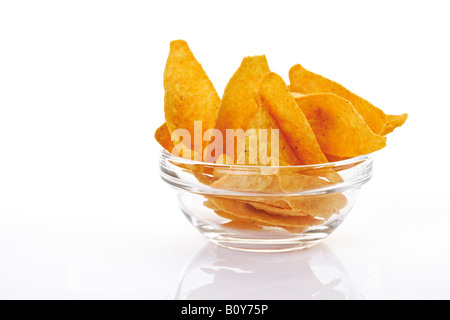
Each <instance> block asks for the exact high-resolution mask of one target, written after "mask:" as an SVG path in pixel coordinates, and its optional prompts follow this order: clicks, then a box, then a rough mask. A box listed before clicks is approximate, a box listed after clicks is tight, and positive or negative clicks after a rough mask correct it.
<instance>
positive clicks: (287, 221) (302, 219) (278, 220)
mask: <svg viewBox="0 0 450 320" xmlns="http://www.w3.org/2000/svg"><path fill="white" fill-rule="evenodd" d="M208 202H211V204H212V206H214V207H215V208H217V209H220V210H223V211H225V212H227V213H230V214H233V215H235V216H237V217H239V218H245V219H252V220H256V221H258V222H262V223H264V224H268V225H271V226H285V227H305V226H311V225H316V224H320V223H322V222H323V221H322V220H319V219H315V218H313V217H310V216H295V217H294V216H281V215H271V214H268V213H267V212H264V211H262V210H258V209H255V208H253V207H252V206H251V205H249V204H246V203H243V202H240V201H235V200H230V199H223V198H217V197H214V198H213V197H208Z"/></svg>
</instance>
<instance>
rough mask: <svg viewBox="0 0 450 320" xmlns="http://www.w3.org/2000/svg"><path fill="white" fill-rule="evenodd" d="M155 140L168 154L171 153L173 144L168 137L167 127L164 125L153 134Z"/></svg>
mask: <svg viewBox="0 0 450 320" xmlns="http://www.w3.org/2000/svg"><path fill="white" fill-rule="evenodd" d="M155 139H156V141H158V143H159V144H160V145H161V147H163V148H164V149H165V150H166V151H168V152H169V153H171V152H172V150H173V148H174V144H173V142H172V137H171V136H170V133H169V129H167V125H166V124H165V123H164V124H162V125H161V126H160V127H159V128H158V129H156V132H155Z"/></svg>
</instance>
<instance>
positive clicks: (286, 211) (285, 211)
mask: <svg viewBox="0 0 450 320" xmlns="http://www.w3.org/2000/svg"><path fill="white" fill-rule="evenodd" d="M245 203H247V204H249V205H251V206H252V207H253V208H255V209H258V210H263V211H265V212H267V213H270V214H280V215H284V216H306V215H307V214H306V213H305V212H301V211H294V210H293V209H292V208H291V207H288V208H280V207H277V206H274V205H271V204H269V203H265V202H257V201H246V202H245Z"/></svg>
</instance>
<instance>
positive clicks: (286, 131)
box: [259, 72, 328, 165]
mask: <svg viewBox="0 0 450 320" xmlns="http://www.w3.org/2000/svg"><path fill="white" fill-rule="evenodd" d="M259 93H260V95H261V98H262V100H263V103H264V104H265V105H266V106H267V109H268V110H269V113H270V115H271V116H272V117H273V119H274V120H275V122H276V123H277V125H278V127H279V128H280V130H281V132H282V134H283V135H284V137H285V138H286V140H287V141H288V143H289V145H290V146H291V148H292V150H293V152H294V154H295V155H296V156H297V159H298V160H299V161H300V162H301V164H304V165H307V164H320V163H327V162H328V160H327V158H326V157H325V155H324V154H323V152H322V150H321V149H320V146H319V144H318V143H317V140H316V137H315V136H314V132H313V130H312V129H311V126H310V125H309V123H308V120H307V119H306V117H305V115H304V114H303V112H302V110H301V109H300V108H299V107H298V106H297V103H296V102H295V98H294V97H293V96H292V94H291V93H290V91H289V89H288V88H287V86H286V84H285V82H284V80H283V79H282V78H281V77H280V76H279V75H278V74H276V73H273V72H270V73H268V74H267V75H265V76H264V78H263V80H262V81H261V86H260V88H259Z"/></svg>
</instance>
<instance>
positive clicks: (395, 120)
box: [381, 113, 408, 136]
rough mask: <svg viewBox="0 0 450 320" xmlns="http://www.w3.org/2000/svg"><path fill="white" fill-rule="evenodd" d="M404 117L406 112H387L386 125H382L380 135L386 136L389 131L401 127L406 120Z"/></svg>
mask: <svg viewBox="0 0 450 320" xmlns="http://www.w3.org/2000/svg"><path fill="white" fill-rule="evenodd" d="M406 119H408V114H406V113H404V114H401V115H398V116H396V115H390V114H388V115H387V122H386V126H385V127H384V129H383V131H382V132H381V135H382V136H386V135H388V134H389V133H392V131H394V130H395V129H397V128H399V127H401V126H402V125H403V124H404V123H405V122H406Z"/></svg>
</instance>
